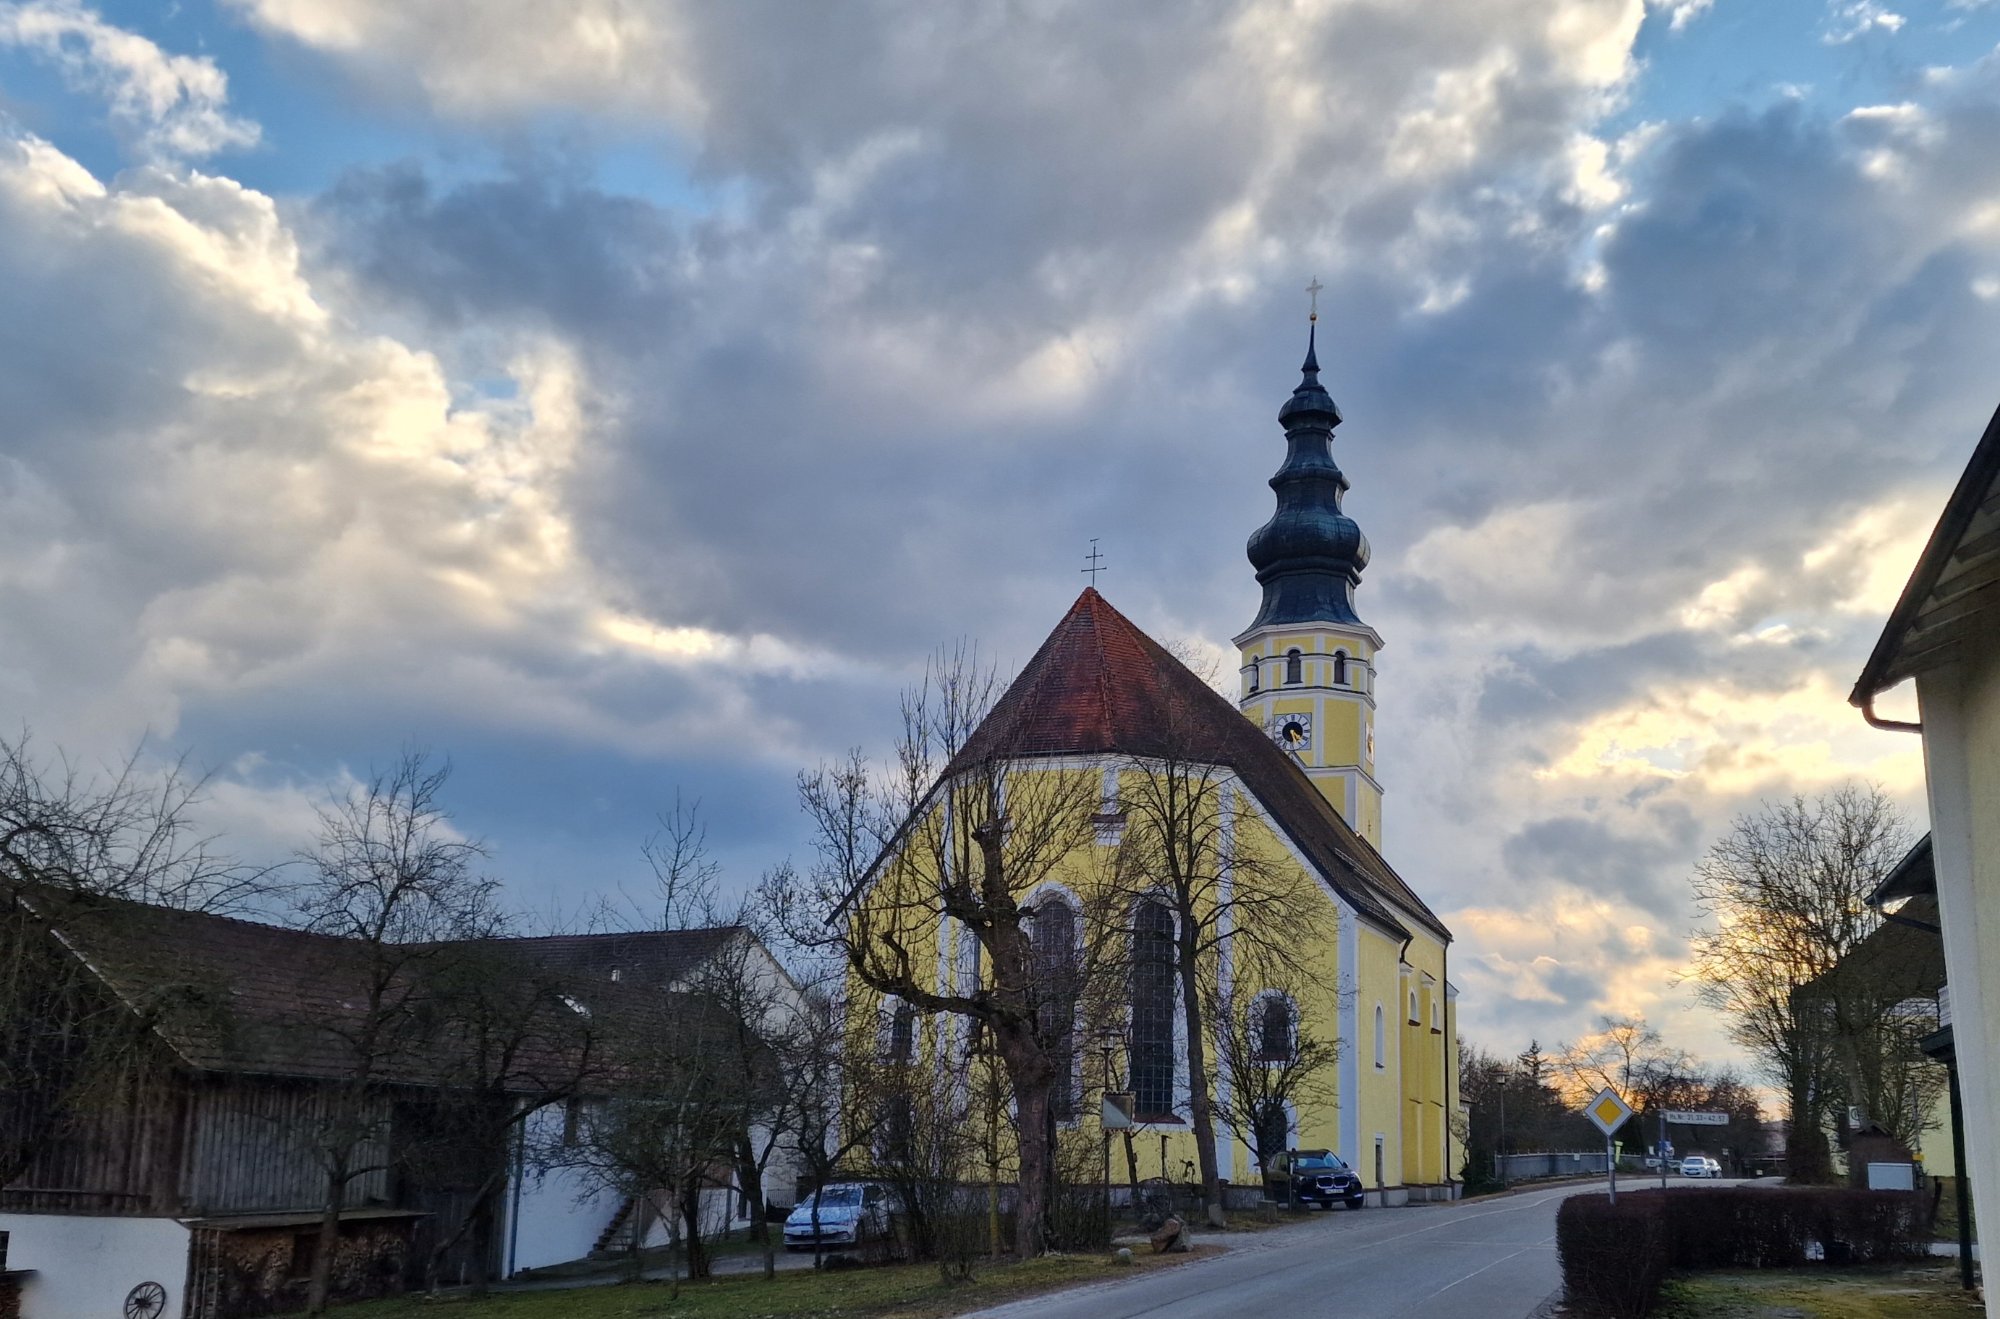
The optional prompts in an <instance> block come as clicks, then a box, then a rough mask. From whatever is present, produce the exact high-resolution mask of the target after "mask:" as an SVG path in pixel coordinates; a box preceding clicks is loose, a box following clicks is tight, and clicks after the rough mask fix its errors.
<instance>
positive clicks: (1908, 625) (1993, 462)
mask: <svg viewBox="0 0 2000 1319" xmlns="http://www.w3.org/2000/svg"><path fill="white" fill-rule="evenodd" d="M1996 476H2000V408H1996V409H1995V410H1994V413H1993V417H1992V419H1991V420H1989V421H1988V422H1987V423H1986V431H1985V433H1984V434H1983V435H1981V436H1980V438H1979V444H1978V447H1976V448H1975V449H1974V450H1973V451H1972V458H1971V460H1970V461H1969V462H1968V463H1967V464H1966V467H1965V471H1964V473H1963V474H1962V475H1961V476H1960V477H1959V480H1958V485H1957V486H1956V487H1955V488H1954V489H1953V490H1952V492H1951V498H1949V499H1948V500H1946V501H1945V506H1944V512H1943V513H1942V514H1940V515H1939V517H1938V521H1937V525H1936V526H1935V527H1933V528H1932V529H1931V536H1930V540H1928V541H1927V542H1925V544H1924V552H1923V553H1922V554H1921V555H1919V556H1918V558H1917V566H1916V568H1915V570H1914V571H1913V572H1911V574H1910V579H1909V581H1907V582H1905V583H1904V584H1903V593H1902V595H1901V596H1899V597H1898V598H1897V600H1896V606H1895V608H1894V609H1892V610H1890V611H1889V619H1888V622H1887V623H1885V624H1884V625H1883V628H1882V635H1881V636H1880V637H1878V638H1877V639H1876V642H1875V648H1874V650H1873V651H1871V652H1870V653H1869V656H1868V662H1867V664H1866V665H1864V666H1863V667H1862V670H1861V676H1860V677H1859V678H1857V679H1856V680H1855V683H1854V690H1853V691H1852V692H1851V693H1850V694H1849V695H1848V698H1847V699H1848V703H1849V704H1850V705H1854V706H1856V707H1858V708H1860V709H1862V710H1864V711H1866V710H1869V709H1870V708H1871V707H1872V706H1873V704H1874V701H1875V698H1876V697H1877V696H1879V695H1881V694H1882V693H1883V692H1884V691H1887V690H1888V689H1889V688H1891V687H1893V686H1895V685H1896V684H1897V683H1900V682H1902V681H1903V680H1904V679H1905V678H1907V677H1909V676H1911V675H1910V674H1908V673H1897V672H1895V668H1896V663H1897V660H1898V659H1899V658H1900V657H1901V655H1902V651H1903V645H1904V642H1905V641H1906V640H1907V638H1908V637H1909V634H1910V631H1911V629H1912V628H1913V627H1914V626H1915V624H1916V621H1917V614H1918V613H1919V611H1921V610H1922V608H1923V605H1924V601H1925V600H1927V599H1928V598H1929V597H1930V594H1931V592H1932V591H1933V590H1934V589H1935V588H1936V587H1937V584H1938V581H1939V579H1940V578H1942V577H1943V576H1944V572H1945V569H1946V568H1947V567H1948V566H1949V565H1950V563H1951V557H1952V555H1953V554H1954V553H1955V552H1956V551H1957V549H1958V544H1959V541H1960V540H1961V539H1962V538H1963V537H1964V535H1965V532H1966V529H1967V528H1968V527H1970V526H1971V524H1972V520H1973V518H1974V517H1976V516H1977V515H1978V513H1979V510H1980V507H1981V505H1983V504H1984V503H1985V502H1986V499H1987V494H1988V492H1989V491H1990V490H1991V489H1992V486H1993V482H1994V478H1995V477H1996Z"/></svg>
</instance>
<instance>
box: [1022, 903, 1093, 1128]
mask: <svg viewBox="0 0 2000 1319" xmlns="http://www.w3.org/2000/svg"><path fill="white" fill-rule="evenodd" d="M1028 946H1029V948H1030V949H1031V951H1032V952H1033V955H1034V967H1035V985H1034V991H1035V1029H1036V1030H1037V1032H1038V1033H1039V1034H1040V1035H1041V1037H1042V1039H1043V1041H1044V1042H1045V1043H1046V1044H1047V1046H1048V1049H1049V1054H1050V1056H1051V1057H1052V1058H1053V1059H1054V1060H1055V1072H1056V1074H1055V1083H1054V1085H1053V1087H1052V1088H1051V1090H1050V1093H1049V1108H1050V1110H1051V1111H1052V1112H1053V1113H1054V1115H1055V1118H1056V1120H1057V1121H1059V1122H1067V1121H1069V1120H1070V1119H1071V1118H1074V1117H1075V1116H1076V1000H1077V995H1078V992H1079V991H1080V989H1081V987H1082V975H1081V973H1080V972H1079V971H1078V969H1077V948H1076V910H1075V908H1073V907H1071V906H1070V905H1069V903H1068V901H1066V900H1065V899H1064V898H1062V897H1060V896H1059V895H1057V894H1053V893H1051V894H1047V895H1045V896H1044V897H1043V898H1042V899H1041V900H1040V901H1039V902H1037V903H1036V904H1035V915H1034V918H1033V921H1032V923H1031V924H1030V925H1029V927H1028Z"/></svg>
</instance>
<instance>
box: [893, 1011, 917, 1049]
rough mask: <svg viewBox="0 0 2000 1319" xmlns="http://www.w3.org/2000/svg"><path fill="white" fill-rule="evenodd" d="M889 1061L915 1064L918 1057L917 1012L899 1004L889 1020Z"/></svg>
mask: <svg viewBox="0 0 2000 1319" xmlns="http://www.w3.org/2000/svg"><path fill="white" fill-rule="evenodd" d="M888 1053H889V1061H890V1062H892V1063H907V1062H915V1061H916V1057H917V1010H916V1009H915V1008H913V1007H911V1006H910V1005H909V1004H908V1003H898V1004H897V1005H896V1010H895V1012H894V1013H893V1014H892V1015H891V1016H890V1018H889V1050H888Z"/></svg>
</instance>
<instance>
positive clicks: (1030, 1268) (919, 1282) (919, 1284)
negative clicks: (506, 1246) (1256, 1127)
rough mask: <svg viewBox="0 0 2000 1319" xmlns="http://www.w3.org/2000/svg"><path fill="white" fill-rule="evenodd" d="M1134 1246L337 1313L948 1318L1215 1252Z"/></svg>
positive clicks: (452, 1299) (492, 1318)
mask: <svg viewBox="0 0 2000 1319" xmlns="http://www.w3.org/2000/svg"><path fill="white" fill-rule="evenodd" d="M1213 1249H1214V1248H1213V1247H1211V1248H1209V1250H1208V1251H1204V1250H1202V1248H1201V1247H1199V1246H1197V1247H1196V1250H1195V1253H1194V1254H1191V1255H1152V1254H1148V1253H1145V1252H1144V1250H1143V1248H1142V1249H1141V1250H1139V1251H1135V1252H1134V1259H1133V1264H1134V1267H1132V1268H1129V1269H1128V1268H1114V1267H1112V1265H1111V1262H1110V1259H1109V1257H1107V1256H1104V1255H1053V1256H1048V1257H1045V1258H1043V1259H1037V1260H1029V1261H1027V1262H1026V1263H1020V1264H1013V1263H1009V1264H984V1263H982V1264H981V1265H980V1266H979V1267H978V1268H977V1269H976V1271H975V1276H974V1278H973V1280H972V1281H971V1282H966V1283H954V1284H947V1283H944V1282H942V1281H940V1280H939V1278H938V1271H937V1267H936V1266H935V1265H931V1264H903V1265H895V1266H892V1267H888V1268H873V1269H846V1270H837V1271H834V1272H831V1273H815V1272H813V1271H811V1270H801V1271H798V1272H793V1273H781V1274H779V1275H778V1277H777V1279H776V1280H775V1281H772V1282H766V1281H765V1280H764V1279H763V1277H762V1276H761V1275H753V1276H751V1277H731V1278H717V1279H715V1280H713V1281H710V1282H692V1283H690V1282H684V1283H681V1284H680V1286H679V1293H678V1295H676V1294H675V1289H674V1286H673V1284H671V1283H664V1282H642V1283H630V1284H612V1285H601V1286H595V1287H578V1288H569V1289H565V1290H561V1291H539V1292H503V1293H499V1294H496V1295H493V1296H489V1297H487V1298H486V1299H485V1300H483V1301H470V1300H467V1299H465V1298H464V1297H459V1296H448V1297H442V1298H438V1299H431V1298H429V1297H424V1296H406V1297H400V1298H398V1299H396V1300H391V1301H370V1302H368V1303H366V1304H362V1305H349V1306H342V1307H340V1309H338V1310H337V1311H335V1312H334V1313H336V1314H338V1315H339V1316H341V1319H417V1317H418V1316H430V1317H432V1319H862V1317H863V1316H868V1317H870V1319H877V1317H880V1319H945V1316H949V1315H956V1314H963V1313H964V1312H966V1311H967V1310H976V1309H980V1308H982V1307H985V1306H988V1305H998V1304H1000V1303H1001V1302H1003V1301H1010V1300H1015V1299H1018V1298H1020V1297H1023V1296H1032V1295H1035V1294H1037V1293H1039V1292H1046V1291H1054V1290H1057V1289H1059V1288H1063V1287H1073V1286H1076V1285H1078V1284H1080V1283H1086V1282H1107V1281H1111V1280H1113V1279H1118V1278H1130V1277H1133V1276H1134V1275H1135V1274H1138V1273H1141V1272H1145V1271H1148V1270H1155V1269H1162V1268H1173V1267H1175V1266H1176V1265H1178V1264H1181V1263H1184V1262H1186V1261H1187V1260H1190V1259H1199V1258H1201V1256H1202V1255H1203V1254H1207V1253H1212V1252H1213Z"/></svg>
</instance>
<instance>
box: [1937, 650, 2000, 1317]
mask: <svg viewBox="0 0 2000 1319" xmlns="http://www.w3.org/2000/svg"><path fill="white" fill-rule="evenodd" d="M1963 654H1964V655H1965V657H1966V658H1964V659H1962V660H1960V661H1959V662H1958V663H1956V664H1952V665H1948V666H1946V667H1944V668H1942V669H1939V670H1936V671H1933V672H1930V673H1926V674H1923V675H1920V676H1919V677H1918V679H1917V696H1918V703H1919V706H1920V708H1921V711H1922V718H1923V725H1924V767H1925V776H1926V779H1927V781H1928V788H1929V795H1930V808H1931V843H1932V850H1933V855H1934V858H1935V861H1936V866H1937V886H1938V911H1939V913H1940V916H1941V920H1940V924H1942V925H1943V926H1944V953H1945V967H1946V972H1947V975H1948V977H1949V979H1950V984H1951V1004H1952V1042H1953V1045H1954V1047H1955V1049H1956V1051H1957V1054H1958V1074H1959V1086H1960V1089H1961V1091H1962V1092H1963V1099H1964V1109H1965V1119H1966V1123H1965V1146H1966V1166H1967V1170H1968V1171H1969V1172H1970V1173H1971V1176H1972V1197H1973V1209H1974V1213H1975V1215H1976V1216H1977V1217H1978V1218H1979V1219H1981V1220H1982V1221H1985V1222H1993V1221H2000V1130H1996V1126H1995V1117H1994V1115H1995V1114H1996V1113H2000V1071H1996V1068H2000V626H1996V625H1994V624H1991V623H1989V624H1988V626H1987V628H1986V631H1985V633H1984V634H1983V635H1982V636H1981V637H1979V638H1976V639H1975V640H1973V641H1971V642H1969V643H1968V644H1967V645H1966V646H1965V648H1964V652H1963ZM1986 1312H1987V1314H1988V1315H1989V1316H1993V1317H1994V1319H2000V1291H1989V1293H1988V1296H1987V1302H1986Z"/></svg>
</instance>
